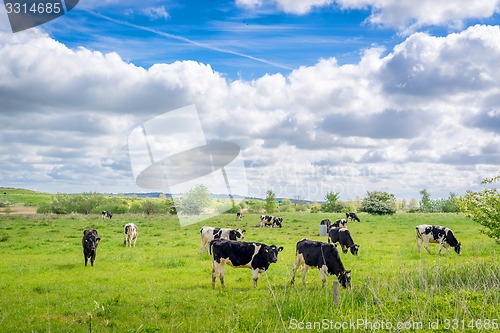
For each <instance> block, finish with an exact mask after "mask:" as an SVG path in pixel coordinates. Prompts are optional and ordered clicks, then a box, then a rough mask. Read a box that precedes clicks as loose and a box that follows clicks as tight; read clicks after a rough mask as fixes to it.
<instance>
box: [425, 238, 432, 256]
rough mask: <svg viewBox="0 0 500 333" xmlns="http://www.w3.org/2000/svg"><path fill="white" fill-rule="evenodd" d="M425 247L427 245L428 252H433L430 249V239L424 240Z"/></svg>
mask: <svg viewBox="0 0 500 333" xmlns="http://www.w3.org/2000/svg"><path fill="white" fill-rule="evenodd" d="M424 247H425V249H426V250H427V252H428V253H429V254H431V251H430V250H429V241H428V240H425V241H424Z"/></svg>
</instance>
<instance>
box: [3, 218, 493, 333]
mask: <svg viewBox="0 0 500 333" xmlns="http://www.w3.org/2000/svg"><path fill="white" fill-rule="evenodd" d="M280 216H282V217H284V227H283V228H282V229H277V228H275V229H272V228H256V227H255V225H256V224H257V222H258V220H259V217H258V215H251V214H247V215H245V216H244V217H243V220H242V221H236V220H235V217H234V215H232V214H231V215H229V214H224V215H220V216H218V217H216V218H213V219H211V220H208V221H204V222H202V223H199V224H195V225H190V226H186V227H180V226H179V223H178V221H177V219H176V218H175V217H173V216H159V215H157V216H142V215H115V216H113V218H112V219H111V220H103V219H101V217H100V216H97V215H50V214H38V215H13V214H1V215H0V253H1V254H2V260H1V261H0V288H1V290H2V297H0V331H1V332H332V331H339V330H342V331H344V332H364V331H366V332H369V331H392V332H400V331H411V332H445V331H464V332H476V331H478V330H481V329H482V330H485V331H494V330H495V328H498V325H500V319H499V318H498V314H499V312H500V311H499V309H500V306H499V305H500V295H499V289H500V288H499V287H500V283H499V276H500V274H499V273H500V264H499V252H500V251H499V247H498V245H497V244H495V242H494V241H493V240H491V239H489V238H488V237H486V236H485V235H483V234H481V233H480V232H479V230H480V226H479V225H477V224H474V223H472V222H470V221H469V220H467V219H466V218H464V217H463V216H462V215H458V214H404V213H402V214H395V215H392V216H371V215H367V214H359V216H360V218H361V222H360V223H357V222H350V223H349V229H350V230H351V234H352V236H353V238H354V240H355V242H356V243H358V244H360V245H361V247H360V250H359V255H358V256H357V257H355V256H352V255H351V254H350V253H348V254H343V253H341V258H342V261H343V263H344V266H345V267H346V268H347V269H350V270H352V273H351V274H352V288H351V289H350V290H346V289H343V288H341V287H340V288H339V289H340V290H339V299H338V304H335V302H334V299H333V295H332V294H333V293H332V289H333V288H332V285H333V281H334V280H336V278H335V277H329V279H328V285H327V286H326V287H324V288H322V287H321V281H320V278H319V272H318V271H317V270H309V272H308V275H307V285H306V286H303V285H302V284H301V278H300V272H297V279H296V283H295V285H290V284H289V281H290V278H291V266H292V264H293V261H294V255H295V253H294V252H295V244H296V242H297V241H298V240H300V239H302V238H310V239H315V240H322V241H325V242H326V241H327V238H326V237H320V236H319V222H320V221H321V220H322V219H323V218H330V219H332V220H335V219H337V218H341V217H342V214H323V213H321V214H310V213H283V214H280ZM128 222H133V223H135V224H136V225H137V226H138V228H139V237H138V240H137V246H136V247H135V248H125V247H124V244H123V226H124V224H125V223H128ZM423 223H428V224H436V225H444V226H447V227H449V228H451V229H452V230H453V231H454V232H455V235H456V236H457V238H458V240H459V241H461V242H462V255H461V256H459V255H457V254H456V253H455V252H454V251H453V249H450V251H449V253H446V251H445V250H443V251H444V252H443V253H442V255H437V249H438V246H437V245H436V244H431V245H430V249H431V251H432V254H428V253H427V252H426V251H425V250H422V252H420V253H419V252H418V251H417V247H416V242H415V225H417V224H423ZM203 225H209V226H214V227H233V228H237V227H240V228H242V229H246V233H245V240H246V241H257V242H263V243H266V244H268V245H270V244H276V245H278V246H284V251H283V252H281V253H280V254H279V258H278V262H277V263H275V264H272V265H271V267H270V268H269V270H268V271H267V272H266V273H264V274H261V277H260V279H259V282H258V286H257V288H255V289H254V288H253V287H252V278H251V271H250V270H249V269H234V268H232V267H229V266H227V267H226V271H225V280H226V281H225V282H226V286H227V288H225V289H222V288H221V287H220V284H219V281H217V285H216V288H215V290H213V289H212V287H211V259H210V256H209V255H208V254H207V253H206V252H205V253H204V254H203V255H201V256H200V255H199V254H198V251H199V245H200V236H199V230H200V228H201V227H202V226H203ZM90 227H93V228H95V229H97V230H98V232H99V236H100V237H101V238H102V240H101V242H100V244H99V247H98V250H97V258H96V263H95V266H94V267H90V265H89V266H87V267H85V266H84V259H83V253H82V246H81V238H82V236H83V230H84V229H87V228H90Z"/></svg>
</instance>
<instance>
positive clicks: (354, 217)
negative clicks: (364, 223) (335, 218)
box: [345, 213, 361, 222]
mask: <svg viewBox="0 0 500 333" xmlns="http://www.w3.org/2000/svg"><path fill="white" fill-rule="evenodd" d="M345 219H346V220H348V221H349V219H351V220H356V221H358V222H361V220H360V219H359V217H358V215H356V213H345Z"/></svg>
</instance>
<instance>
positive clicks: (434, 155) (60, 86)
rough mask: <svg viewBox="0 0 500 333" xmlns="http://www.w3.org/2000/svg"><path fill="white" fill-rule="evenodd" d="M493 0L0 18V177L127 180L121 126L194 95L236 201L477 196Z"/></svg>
mask: <svg viewBox="0 0 500 333" xmlns="http://www.w3.org/2000/svg"><path fill="white" fill-rule="evenodd" d="M499 6H500V0H485V1H475V2H474V1H473V2H470V1H462V0H455V1H441V2H436V1H433V0H421V1H418V2H415V1H401V0H384V1H382V0H303V1H295V0H270V1H264V0H234V1H209V2H207V1H182V2H181V1H140V2H139V1H115V0H101V1H97V0H88V1H81V2H80V3H79V4H78V5H77V6H76V7H75V8H74V9H72V10H71V11H69V12H68V13H67V14H66V15H64V16H63V17H61V18H58V19H56V20H54V21H51V22H49V23H46V24H44V25H41V26H39V27H36V28H32V29H28V30H25V31H22V32H18V33H12V31H10V30H9V22H8V20H7V15H6V14H5V11H0V58H1V59H2V62H0V121H1V122H2V123H3V124H8V126H3V127H2V130H0V142H1V144H0V156H1V157H0V186H12V187H23V188H30V189H37V190H42V191H47V192H81V191H97V192H131V191H144V189H143V188H140V187H138V186H137V185H136V184H135V180H134V170H133V165H132V163H131V160H130V151H129V149H128V144H127V142H128V141H127V140H129V139H130V138H129V135H130V133H131V132H132V131H133V130H134V128H137V126H140V124H144V123H145V122H147V121H149V120H151V119H155V117H158V116H160V115H162V114H164V113H165V112H169V111H171V110H175V109H179V108H183V107H186V106H188V105H195V106H196V109H197V112H198V114H199V118H200V126H201V128H202V129H203V136H204V139H205V140H207V141H226V142H232V143H235V144H237V145H239V147H240V148H241V156H242V159H243V160H244V165H245V167H246V175H247V180H248V193H245V194H248V195H249V196H264V195H265V192H266V191H267V190H269V189H271V190H273V191H274V192H276V194H277V195H278V196H284V197H290V198H296V197H301V198H306V199H311V200H312V199H318V200H322V199H323V197H324V195H325V194H326V193H327V192H331V191H333V192H339V193H340V195H341V198H342V199H343V200H347V199H354V198H356V197H363V196H364V195H365V194H366V192H367V191H374V190H381V191H388V192H390V193H394V194H395V195H396V197H397V198H399V199H402V198H405V199H410V198H419V191H420V190H422V189H424V188H425V189H427V190H428V191H429V192H430V193H431V196H432V197H434V198H437V197H447V196H448V195H449V193H450V192H453V193H456V194H459V195H460V194H463V193H465V191H466V190H469V189H478V188H480V185H479V184H480V181H481V179H482V178H485V177H492V176H495V175H496V174H498V170H499V168H498V166H499V164H500V108H499V107H498V105H499V102H500V97H499V96H500V70H499V69H498V58H499V57H500V28H499V25H498V23H499V15H498V13H499ZM197 126H198V125H197Z"/></svg>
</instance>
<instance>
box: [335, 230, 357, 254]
mask: <svg viewBox="0 0 500 333" xmlns="http://www.w3.org/2000/svg"><path fill="white" fill-rule="evenodd" d="M330 242H331V243H333V244H335V243H339V244H340V246H341V247H342V252H344V253H347V251H348V250H349V249H351V253H352V254H353V255H355V256H357V255H358V250H359V245H358V244H354V241H353V240H352V237H351V233H350V232H349V230H347V229H346V228H330V231H329V232H328V243H330Z"/></svg>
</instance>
